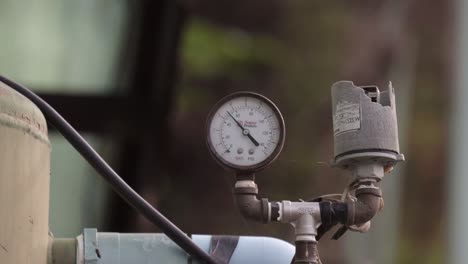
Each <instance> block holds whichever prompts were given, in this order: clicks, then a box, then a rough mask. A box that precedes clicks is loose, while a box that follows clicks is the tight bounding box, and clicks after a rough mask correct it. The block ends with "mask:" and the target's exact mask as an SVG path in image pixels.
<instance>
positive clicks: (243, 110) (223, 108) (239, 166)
mask: <svg viewBox="0 0 468 264" xmlns="http://www.w3.org/2000/svg"><path fill="white" fill-rule="evenodd" d="M207 130H208V131H207V132H208V134H207V142H208V147H209V149H210V151H211V153H212V155H213V156H214V157H215V159H216V160H217V161H219V162H220V163H221V164H222V165H224V166H227V167H228V168H231V169H234V170H240V171H242V170H244V171H258V170H260V169H262V168H264V167H265V166H267V165H268V164H270V163H271V162H272V161H273V160H274V159H275V158H276V157H277V156H278V154H279V153H280V151H281V149H282V147H283V143H284V136H285V129H284V121H283V117H282V116H281V113H280V112H279V110H278V108H277V107H276V106H275V105H274V104H273V103H272V102H271V101H270V100H268V99H267V98H266V97H264V96H262V95H259V94H256V93H251V92H239V93H234V94H231V95H228V96H226V97H224V98H223V99H221V100H220V101H219V102H218V103H217V104H216V105H215V106H214V108H213V109H212V110H211V112H210V114H209V116H208V122H207Z"/></svg>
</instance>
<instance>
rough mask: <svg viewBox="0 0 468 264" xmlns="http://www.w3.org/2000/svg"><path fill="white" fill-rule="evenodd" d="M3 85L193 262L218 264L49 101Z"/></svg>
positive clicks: (20, 87) (12, 84) (18, 86)
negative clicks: (32, 107) (26, 101)
mask: <svg viewBox="0 0 468 264" xmlns="http://www.w3.org/2000/svg"><path fill="white" fill-rule="evenodd" d="M0 81H1V82H3V83H5V84H6V85H8V86H10V87H11V88H13V89H14V90H16V91H17V92H19V93H20V94H22V95H24V96H25V97H27V98H28V99H29V100H31V101H32V102H33V103H34V104H36V106H37V107H39V109H40V110H41V111H42V113H43V114H44V116H45V118H46V119H47V121H48V122H49V123H50V124H51V125H53V126H54V127H55V128H56V129H57V130H58V131H59V132H60V133H61V134H62V135H63V136H64V137H65V138H66V139H67V140H68V142H70V144H71V145H72V146H73V147H74V148H75V149H76V150H77V151H78V152H79V153H80V154H81V156H83V158H84V159H86V160H87V161H88V163H89V164H90V165H91V166H93V168H94V169H95V170H96V171H97V172H98V173H99V174H100V175H101V176H102V177H103V178H104V180H106V181H107V183H109V184H110V186H111V187H112V189H114V191H115V192H117V194H119V195H120V197H122V198H123V199H124V200H125V201H126V202H127V203H128V204H129V205H130V206H132V207H133V208H134V209H135V210H136V211H137V212H139V213H140V214H142V215H143V216H145V217H146V218H147V219H148V220H149V221H151V222H152V223H153V224H155V225H156V226H157V227H159V228H160V229H161V230H162V231H163V232H164V234H166V235H167V236H168V237H170V238H171V239H172V240H173V241H174V242H175V243H176V244H177V245H178V246H180V247H181V248H182V249H184V250H185V251H186V252H187V253H188V254H190V255H192V256H193V257H194V258H197V259H199V260H200V261H204V262H206V263H210V264H216V261H215V260H214V259H213V258H211V256H210V255H209V254H208V253H207V252H205V251H204V250H203V249H201V248H200V247H198V246H197V245H196V244H195V243H194V242H193V241H192V240H191V239H190V238H189V237H188V236H187V235H186V234H185V233H184V232H182V231H181V230H180V229H179V228H178V227H177V226H176V225H174V224H173V223H172V222H171V221H169V219H167V218H166V217H165V216H164V215H162V214H161V213H160V212H159V211H158V210H156V209H155V208H154V207H153V206H151V204H149V203H148V202H147V201H146V200H145V199H143V197H141V196H140V195H139V194H138V193H137V192H135V190H133V189H132V188H131V187H130V186H129V185H128V184H127V183H126V182H125V181H124V180H123V179H122V178H121V177H120V176H119V175H118V174H117V173H116V172H115V171H114V170H113V169H112V168H111V167H110V166H109V165H108V164H107V163H106V162H105V161H104V159H103V158H102V157H101V156H100V155H99V154H98V153H97V152H96V151H95V150H94V149H93V148H92V147H91V146H90V145H89V144H88V142H86V140H85V139H84V138H83V137H82V136H81V135H80V134H79V133H78V132H77V131H76V130H75V129H74V128H73V127H72V126H71V125H70V124H69V123H68V122H67V121H66V120H65V119H64V118H63V117H62V116H61V115H60V114H59V113H57V111H55V109H54V108H53V107H52V106H50V105H49V104H48V103H47V102H46V101H44V100H42V98H40V97H39V96H37V95H36V94H35V93H34V92H32V91H31V90H29V89H28V88H26V87H25V86H23V85H21V84H18V83H16V82H14V81H11V80H9V79H7V78H5V77H4V76H1V75H0Z"/></svg>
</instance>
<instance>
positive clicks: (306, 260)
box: [294, 241, 320, 264]
mask: <svg viewBox="0 0 468 264" xmlns="http://www.w3.org/2000/svg"><path fill="white" fill-rule="evenodd" d="M294 263H302V264H319V263H320V259H319V254H318V249H317V242H315V241H296V255H295V256H294Z"/></svg>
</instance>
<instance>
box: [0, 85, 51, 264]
mask: <svg viewBox="0 0 468 264" xmlns="http://www.w3.org/2000/svg"><path fill="white" fill-rule="evenodd" d="M49 179H50V144H49V139H48V136H47V123H46V120H45V118H44V116H43V115H42V113H41V111H40V110H39V109H38V108H37V107H36V106H35V105H34V104H33V103H32V102H31V101H29V100H28V99H26V98H25V97H24V96H22V95H21V94H19V93H17V92H16V91H14V90H12V89H11V88H9V87H8V86H7V85H5V84H4V83H2V82H0V208H1V210H0V263H15V264H26V263H47V253H48V243H49V235H48V230H49V228H48V224H49Z"/></svg>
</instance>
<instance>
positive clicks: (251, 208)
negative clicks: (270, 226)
mask: <svg viewBox="0 0 468 264" xmlns="http://www.w3.org/2000/svg"><path fill="white" fill-rule="evenodd" d="M257 194H258V187H257V184H256V183H255V182H254V181H253V180H242V181H237V182H236V185H235V186H234V196H235V199H236V204H237V207H239V211H240V212H241V214H242V216H244V217H245V218H246V219H249V220H252V221H257V222H263V223H267V222H269V220H270V218H271V217H270V215H271V213H270V204H269V202H268V199H258V198H257Z"/></svg>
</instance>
